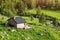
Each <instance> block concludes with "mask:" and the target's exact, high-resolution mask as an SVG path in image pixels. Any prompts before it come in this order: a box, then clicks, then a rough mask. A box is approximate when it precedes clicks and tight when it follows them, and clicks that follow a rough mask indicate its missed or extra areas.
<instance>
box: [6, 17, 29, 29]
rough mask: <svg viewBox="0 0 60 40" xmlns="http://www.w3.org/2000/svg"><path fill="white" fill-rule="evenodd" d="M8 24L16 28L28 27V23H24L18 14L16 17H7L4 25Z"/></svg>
mask: <svg viewBox="0 0 60 40" xmlns="http://www.w3.org/2000/svg"><path fill="white" fill-rule="evenodd" d="M8 25H12V26H14V27H17V28H25V29H26V28H30V27H28V25H26V21H25V19H23V18H22V17H20V16H16V17H12V18H10V19H8V21H7V22H6V24H5V26H8Z"/></svg>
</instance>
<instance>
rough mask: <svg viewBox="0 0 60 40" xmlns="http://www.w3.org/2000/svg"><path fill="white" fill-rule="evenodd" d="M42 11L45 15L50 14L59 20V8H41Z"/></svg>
mask: <svg viewBox="0 0 60 40" xmlns="http://www.w3.org/2000/svg"><path fill="white" fill-rule="evenodd" d="M42 12H43V13H45V14H46V15H49V16H52V17H56V18H57V19H59V20H60V10H57V11H55V10H42Z"/></svg>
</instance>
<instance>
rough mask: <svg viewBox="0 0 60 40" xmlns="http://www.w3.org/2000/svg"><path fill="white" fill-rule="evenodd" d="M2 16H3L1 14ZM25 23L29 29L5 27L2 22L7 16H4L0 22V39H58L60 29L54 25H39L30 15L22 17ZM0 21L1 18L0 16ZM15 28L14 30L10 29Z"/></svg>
mask: <svg viewBox="0 0 60 40" xmlns="http://www.w3.org/2000/svg"><path fill="white" fill-rule="evenodd" d="M1 17H4V16H1ZM23 18H24V19H25V20H26V22H27V24H28V25H29V26H30V27H31V28H30V29H17V28H14V27H5V26H4V25H2V24H3V22H5V21H6V20H7V19H8V18H7V17H5V18H4V19H3V20H5V21H3V22H2V24H1V22H0V40H60V30H58V29H57V28H56V27H51V25H49V24H48V26H46V25H45V24H43V25H41V26H40V23H39V20H38V19H37V18H34V20H32V21H31V19H30V17H24V16H23ZM0 21H2V20H1V18H0ZM12 30H15V31H12Z"/></svg>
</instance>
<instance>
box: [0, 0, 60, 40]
mask: <svg viewBox="0 0 60 40" xmlns="http://www.w3.org/2000/svg"><path fill="white" fill-rule="evenodd" d="M46 15H47V16H50V17H52V18H53V19H52V20H53V21H54V23H53V24H54V25H53V24H52V23H50V21H49V20H46V18H48V19H49V17H46ZM14 16H21V17H22V18H24V19H25V21H26V23H27V25H28V26H29V27H31V28H30V29H21V28H15V27H12V26H8V27H6V26H5V23H6V22H7V20H8V19H9V18H11V17H14ZM58 23H60V0H43V1H42V0H0V40H60V25H59V26H56V25H57V24H58Z"/></svg>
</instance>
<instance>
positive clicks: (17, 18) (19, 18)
mask: <svg viewBox="0 0 60 40" xmlns="http://www.w3.org/2000/svg"><path fill="white" fill-rule="evenodd" d="M14 20H15V22H16V23H17V24H19V23H25V20H24V19H23V18H22V17H20V16H18V17H14Z"/></svg>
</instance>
